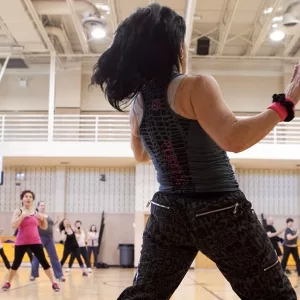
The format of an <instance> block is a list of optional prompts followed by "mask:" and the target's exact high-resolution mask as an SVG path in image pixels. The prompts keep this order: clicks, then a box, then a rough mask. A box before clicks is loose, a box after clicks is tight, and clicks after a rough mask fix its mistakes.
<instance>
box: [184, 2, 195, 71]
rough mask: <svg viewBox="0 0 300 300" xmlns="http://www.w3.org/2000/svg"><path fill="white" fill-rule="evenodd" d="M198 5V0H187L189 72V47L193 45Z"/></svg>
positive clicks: (186, 39) (187, 58)
mask: <svg viewBox="0 0 300 300" xmlns="http://www.w3.org/2000/svg"><path fill="white" fill-rule="evenodd" d="M196 7H197V0H187V3H186V11H185V22H186V33H185V44H186V47H187V51H186V55H187V57H186V60H187V72H188V69H189V49H190V46H191V40H192V35H193V27H194V15H195V12H196Z"/></svg>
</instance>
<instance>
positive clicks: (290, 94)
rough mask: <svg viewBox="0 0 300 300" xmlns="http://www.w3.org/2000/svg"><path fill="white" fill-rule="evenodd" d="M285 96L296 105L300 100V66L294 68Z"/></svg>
mask: <svg viewBox="0 0 300 300" xmlns="http://www.w3.org/2000/svg"><path fill="white" fill-rule="evenodd" d="M285 95H286V97H287V98H289V99H291V100H293V102H294V103H295V105H296V104H297V103H298V102H299V100H300V65H299V64H297V65H296V66H295V68H294V73H293V76H292V78H291V82H290V84H289V85H288V86H287V88H286V91H285Z"/></svg>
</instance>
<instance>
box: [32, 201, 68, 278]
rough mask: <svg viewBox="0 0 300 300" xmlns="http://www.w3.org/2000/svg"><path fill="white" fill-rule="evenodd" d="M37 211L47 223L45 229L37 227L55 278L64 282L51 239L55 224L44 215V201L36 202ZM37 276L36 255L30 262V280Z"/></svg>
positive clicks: (37, 264) (37, 263) (37, 262)
mask: <svg viewBox="0 0 300 300" xmlns="http://www.w3.org/2000/svg"><path fill="white" fill-rule="evenodd" d="M37 211H38V212H39V213H41V214H42V215H44V216H45V218H46V219H47V223H48V228H47V229H46V230H44V229H41V228H39V234H40V238H41V241H42V245H43V247H44V248H45V249H46V251H47V253H48V256H49V258H50V262H51V265H52V268H53V272H54V276H55V278H56V279H58V280H59V281H62V282H64V281H66V280H65V278H64V275H63V272H62V268H61V264H60V261H59V259H58V256H57V253H56V249H55V245H54V240H53V226H54V225H55V223H54V221H53V220H52V219H51V218H50V217H49V216H47V215H46V203H45V202H44V201H39V202H38V205H37ZM37 277H39V261H38V259H37V257H36V256H34V257H33V260H32V262H31V276H30V280H31V281H34V280H35V279H36V278H37Z"/></svg>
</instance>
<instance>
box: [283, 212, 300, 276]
mask: <svg viewBox="0 0 300 300" xmlns="http://www.w3.org/2000/svg"><path fill="white" fill-rule="evenodd" d="M286 224H287V228H286V229H285V232H284V241H283V258H282V262H281V266H282V269H283V271H285V269H286V265H287V262H288V259H289V256H290V254H292V255H293V258H294V261H295V263H296V267H297V272H298V276H300V260H299V252H298V244H297V242H298V236H299V233H300V231H299V229H297V230H295V229H294V228H293V224H294V220H293V219H292V218H288V219H287V220H286Z"/></svg>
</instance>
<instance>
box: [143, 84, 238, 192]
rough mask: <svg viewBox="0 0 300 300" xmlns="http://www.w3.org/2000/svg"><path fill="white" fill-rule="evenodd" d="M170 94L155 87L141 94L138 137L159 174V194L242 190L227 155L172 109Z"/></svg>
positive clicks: (201, 130) (151, 86) (202, 131)
mask: <svg viewBox="0 0 300 300" xmlns="http://www.w3.org/2000/svg"><path fill="white" fill-rule="evenodd" d="M171 84H172V83H171ZM167 90H168V86H159V85H157V84H154V83H153V84H149V85H148V86H146V87H145V88H144V89H143V90H142V92H141V96H142V100H143V116H142V120H141V123H140V126H139V136H140V138H141V140H142V142H143V145H144V147H145V149H146V150H147V152H148V153H149V154H150V156H151V159H152V162H153V164H154V166H155V169H156V171H157V180H158V182H159V184H160V189H159V190H160V191H163V192H175V193H181V192H182V193H185V192H223V191H224V192H225V191H226V192H228V191H237V190H238V189H239V186H238V183H237V180H236V178H235V175H234V172H233V169H232V166H231V164H230V162H229V158H228V156H227V154H226V152H225V151H224V150H222V149H221V148H220V147H219V146H218V145H217V144H216V143H215V142H214V141H213V140H212V139H211V138H210V136H209V135H208V134H206V132H205V131H204V130H203V129H202V127H201V126H200V124H199V123H198V121H196V120H190V119H186V118H184V117H182V116H180V115H178V114H176V112H174V110H172V109H171V107H170V104H169V100H170V99H168V95H167ZM174 95H175V93H174ZM220 130H222V129H221V128H220Z"/></svg>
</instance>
